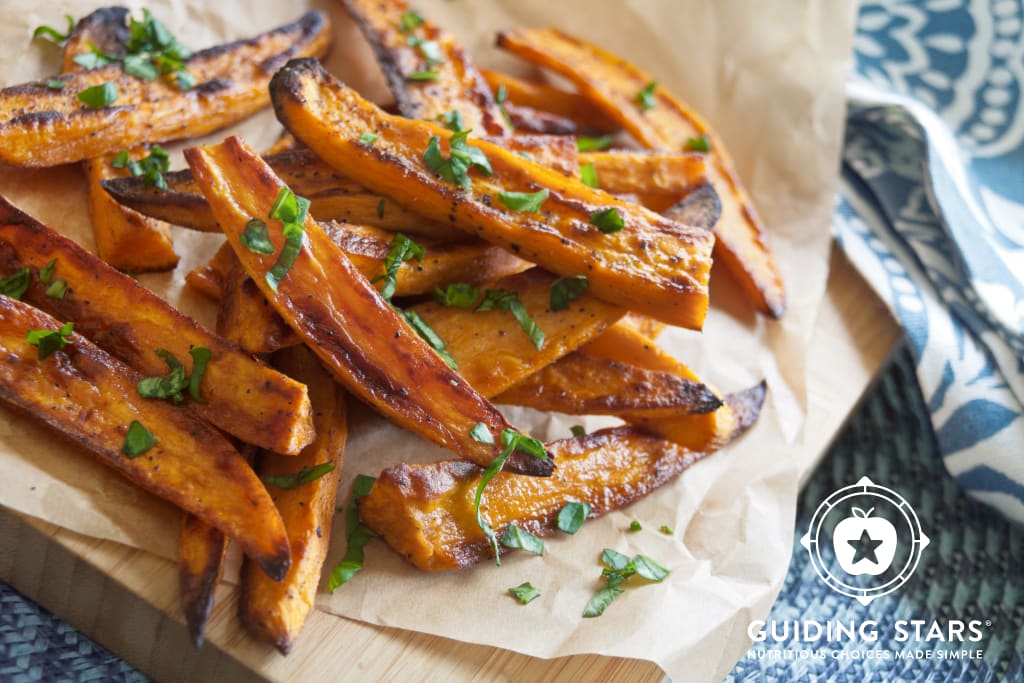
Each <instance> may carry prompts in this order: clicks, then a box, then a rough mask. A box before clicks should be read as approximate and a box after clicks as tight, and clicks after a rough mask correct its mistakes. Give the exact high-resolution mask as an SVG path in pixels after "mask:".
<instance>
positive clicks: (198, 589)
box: [178, 512, 228, 647]
mask: <svg viewBox="0 0 1024 683" xmlns="http://www.w3.org/2000/svg"><path fill="white" fill-rule="evenodd" d="M227 552H228V537H227V536H225V535H224V534H223V533H221V531H220V529H218V528H217V527H215V526H211V525H210V524H207V523H206V522H204V521H203V520H201V519H199V518H198V517H196V516H195V515H192V514H189V513H187V512H186V513H185V515H184V517H183V519H182V522H181V535H180V536H179V537H178V585H179V587H180V589H181V605H182V609H183V611H184V612H185V624H186V625H187V626H188V634H189V636H191V637H192V644H193V645H195V646H196V647H201V646H202V644H203V634H204V631H205V630H206V621H207V619H209V617H210V611H211V610H212V609H213V592H214V590H216V588H217V584H219V583H220V580H221V577H222V576H223V575H224V558H225V557H226V556H227Z"/></svg>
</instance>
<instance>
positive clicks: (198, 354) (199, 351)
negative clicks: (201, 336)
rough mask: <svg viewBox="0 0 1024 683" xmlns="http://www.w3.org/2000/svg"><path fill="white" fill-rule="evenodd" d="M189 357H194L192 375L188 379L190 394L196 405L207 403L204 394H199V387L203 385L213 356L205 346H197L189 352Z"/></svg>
mask: <svg viewBox="0 0 1024 683" xmlns="http://www.w3.org/2000/svg"><path fill="white" fill-rule="evenodd" d="M188 355H190V356H192V374H191V375H189V378H188V394H189V396H191V397H192V400H193V401H195V402H196V403H206V400H205V399H204V398H203V396H202V394H200V393H199V387H200V386H201V385H202V383H203V375H204V374H206V366H207V365H208V364H209V363H210V358H211V357H212V355H213V354H212V353H211V352H210V349H208V348H207V347H205V346H195V347H192V348H191V349H189V350H188Z"/></svg>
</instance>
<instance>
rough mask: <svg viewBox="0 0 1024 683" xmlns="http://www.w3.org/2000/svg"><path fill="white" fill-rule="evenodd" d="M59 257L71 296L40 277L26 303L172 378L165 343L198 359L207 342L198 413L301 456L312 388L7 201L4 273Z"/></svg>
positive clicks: (142, 367) (1, 231) (1, 240)
mask: <svg viewBox="0 0 1024 683" xmlns="http://www.w3.org/2000/svg"><path fill="white" fill-rule="evenodd" d="M51 261H54V275H53V276H54V277H55V278H59V279H62V280H64V281H65V282H66V283H67V288H66V291H65V294H64V296H63V297H62V298H55V297H53V296H47V294H46V289H47V286H46V285H45V284H43V283H42V282H40V280H39V278H38V277H33V278H32V279H31V285H30V286H29V288H28V291H27V292H26V293H25V296H24V299H25V301H28V302H29V303H31V304H33V305H35V306H38V307H39V308H41V309H43V310H44V311H46V312H47V313H50V314H51V315H53V316H55V317H58V318H60V319H62V320H73V321H74V322H75V325H76V328H75V329H76V330H78V331H79V332H81V333H82V334H83V335H84V336H87V337H89V338H90V339H92V340H93V341H94V342H95V343H96V344H97V345H99V346H100V347H102V348H103V349H104V350H106V351H107V352H108V353H110V354H112V355H114V356H116V357H118V358H119V359H121V360H123V361H124V362H126V363H127V364H128V365H130V366H132V367H134V368H135V369H136V370H138V371H140V372H142V373H143V374H145V375H147V376H153V375H161V376H162V375H166V374H167V365H166V364H165V362H164V360H163V359H162V358H160V357H159V356H158V355H157V354H156V353H155V351H156V349H166V350H167V351H170V352H171V353H172V354H174V356H176V357H177V358H179V359H188V358H189V350H190V349H191V348H193V347H196V346H205V347H206V348H208V349H210V351H211V353H212V358H211V360H210V362H209V365H208V366H207V368H206V372H205V374H204V375H203V378H202V385H201V387H200V392H201V395H202V397H203V398H204V399H205V401H206V402H205V403H195V404H194V405H195V410H196V412H198V413H199V414H200V415H201V416H202V417H204V418H206V419H207V420H209V421H210V422H212V423H213V424H214V425H216V426H217V427H219V428H221V429H223V430H224V431H225V432H227V433H229V434H231V435H233V436H236V437H238V438H239V439H241V440H242V441H244V442H246V443H252V444H257V445H259V446H262V447H264V448H267V449H268V450H273V451H275V452H278V453H288V454H294V453H298V452H299V451H300V450H302V448H303V447H305V446H306V444H308V443H309V442H310V441H312V440H313V436H314V434H313V426H312V415H311V410H310V407H309V397H308V396H307V395H306V388H305V387H304V386H302V385H301V384H299V383H298V382H295V381H294V380H291V379H288V378H287V377H285V376H284V375H282V374H280V373H279V372H276V371H274V370H272V369H271V368H269V367H267V366H266V365H264V364H262V363H259V362H257V361H256V360H254V359H253V358H252V357H251V356H249V355H248V354H245V353H243V352H241V351H240V350H239V349H238V348H237V347H235V346H234V345H232V344H229V343H228V342H226V341H224V340H223V339H221V338H220V337H218V336H217V335H215V334H213V333H212V332H209V331H208V330H206V329H204V328H203V327H201V326H200V325H199V324H198V323H196V322H195V321H194V320H192V319H191V318H189V317H188V316H185V315H183V314H182V313H180V312H179V311H177V310H176V309H175V308H173V307H172V306H170V305H169V304H168V303H167V302H165V301H164V300H163V299H161V298H160V297H158V296H157V295H155V294H153V293H152V292H150V291H149V290H148V289H146V288H145V287H143V286H142V285H140V284H139V283H137V282H136V281H135V280H133V279H132V278H130V277H128V276H126V275H123V274H121V273H119V272H117V271H116V270H114V269H113V268H111V267H110V266H108V265H107V264H106V263H104V262H103V261H101V260H100V259H98V258H96V257H95V256H93V255H92V254H90V253H89V252H87V251H85V250H84V249H82V248H81V247H79V246H78V245H77V244H75V243H74V242H72V241H71V240H69V239H67V238H66V237H64V236H62V235H60V234H58V233H57V232H55V231H53V230H50V229H49V228H47V227H45V226H43V225H41V224H40V223H39V222H37V221H36V220H35V219H33V218H31V217H30V216H27V215H26V214H24V213H22V212H21V211H19V210H18V209H16V208H15V207H13V206H11V205H10V204H9V203H7V201H6V200H4V199H3V198H0V273H3V274H5V275H8V274H10V273H13V272H15V271H17V270H20V269H22V268H30V269H31V270H32V271H33V272H36V271H39V270H40V269H42V268H45V267H46V266H47V264H48V263H50V262H51Z"/></svg>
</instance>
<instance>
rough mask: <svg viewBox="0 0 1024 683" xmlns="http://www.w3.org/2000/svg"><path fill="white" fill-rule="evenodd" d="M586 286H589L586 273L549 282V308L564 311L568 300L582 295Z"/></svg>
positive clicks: (573, 299)
mask: <svg viewBox="0 0 1024 683" xmlns="http://www.w3.org/2000/svg"><path fill="white" fill-rule="evenodd" d="M588 287H590V280H588V279H587V276H586V275H573V276H571V277H570V276H567V277H560V278H558V279H557V280H555V281H554V282H552V283H551V310H552V311H564V310H565V309H567V308H569V302H570V301H575V300H576V299H579V298H580V297H581V296H583V294H584V292H586V291H587V288H588Z"/></svg>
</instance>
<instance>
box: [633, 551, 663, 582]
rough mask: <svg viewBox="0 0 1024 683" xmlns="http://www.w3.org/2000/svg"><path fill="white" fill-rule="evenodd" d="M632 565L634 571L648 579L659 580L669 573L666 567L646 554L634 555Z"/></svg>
mask: <svg viewBox="0 0 1024 683" xmlns="http://www.w3.org/2000/svg"><path fill="white" fill-rule="evenodd" d="M633 565H634V566H635V567H636V573H637V574H639V575H640V576H642V577H644V578H645V579H647V580H648V581H661V580H663V579H664V578H665V577H666V576H668V575H669V571H668V569H666V568H665V567H662V566H661V565H660V564H658V563H657V562H655V561H654V560H652V559H651V558H649V557H647V556H646V555H637V556H636V557H634V558H633Z"/></svg>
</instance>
